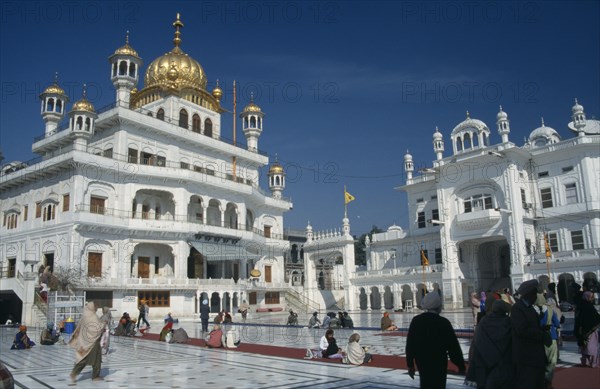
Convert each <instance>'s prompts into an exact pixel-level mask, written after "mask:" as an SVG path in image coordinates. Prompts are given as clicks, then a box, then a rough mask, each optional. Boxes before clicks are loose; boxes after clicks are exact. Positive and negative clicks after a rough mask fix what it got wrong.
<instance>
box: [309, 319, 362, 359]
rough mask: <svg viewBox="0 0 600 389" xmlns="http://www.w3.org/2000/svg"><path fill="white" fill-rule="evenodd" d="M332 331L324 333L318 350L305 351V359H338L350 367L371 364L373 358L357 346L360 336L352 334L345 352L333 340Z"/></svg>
mask: <svg viewBox="0 0 600 389" xmlns="http://www.w3.org/2000/svg"><path fill="white" fill-rule="evenodd" d="M333 335H334V331H333V329H331V328H330V329H328V330H327V331H325V335H323V337H322V338H321V340H320V341H319V349H318V350H311V349H310V348H309V349H307V350H306V356H305V357H304V358H305V359H317V358H326V359H340V360H342V362H344V363H348V364H352V365H362V364H364V363H371V361H372V360H373V356H372V355H371V354H369V353H368V352H367V348H366V347H362V346H361V345H360V344H359V341H360V335H359V334H357V333H353V334H352V335H351V336H350V338H349V339H348V346H347V349H346V351H344V350H343V349H342V348H341V347H339V346H338V344H337V341H336V339H335V337H334V336H333Z"/></svg>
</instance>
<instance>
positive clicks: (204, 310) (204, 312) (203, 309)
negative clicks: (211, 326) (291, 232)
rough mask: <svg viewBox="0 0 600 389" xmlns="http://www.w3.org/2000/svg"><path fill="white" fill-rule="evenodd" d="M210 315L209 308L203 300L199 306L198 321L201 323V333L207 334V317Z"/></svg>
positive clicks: (206, 301)
mask: <svg viewBox="0 0 600 389" xmlns="http://www.w3.org/2000/svg"><path fill="white" fill-rule="evenodd" d="M209 315H210V307H209V306H208V300H206V299H205V300H203V301H202V305H201V306H200V320H201V321H202V332H208V317H209Z"/></svg>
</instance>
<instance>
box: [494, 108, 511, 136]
mask: <svg viewBox="0 0 600 389" xmlns="http://www.w3.org/2000/svg"><path fill="white" fill-rule="evenodd" d="M496 125H497V126H498V134H500V136H501V137H502V143H508V134H509V133H510V122H509V121H508V115H507V114H506V112H504V111H503V110H502V106H500V111H498V114H497V115H496Z"/></svg>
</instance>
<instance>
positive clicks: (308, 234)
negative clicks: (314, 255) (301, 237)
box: [306, 222, 313, 243]
mask: <svg viewBox="0 0 600 389" xmlns="http://www.w3.org/2000/svg"><path fill="white" fill-rule="evenodd" d="M312 240H313V228H312V226H311V225H310V222H308V224H307V225H306V242H307V243H310V242H312Z"/></svg>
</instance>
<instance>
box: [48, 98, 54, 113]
mask: <svg viewBox="0 0 600 389" xmlns="http://www.w3.org/2000/svg"><path fill="white" fill-rule="evenodd" d="M46 111H48V112H52V111H54V99H48V104H46Z"/></svg>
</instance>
